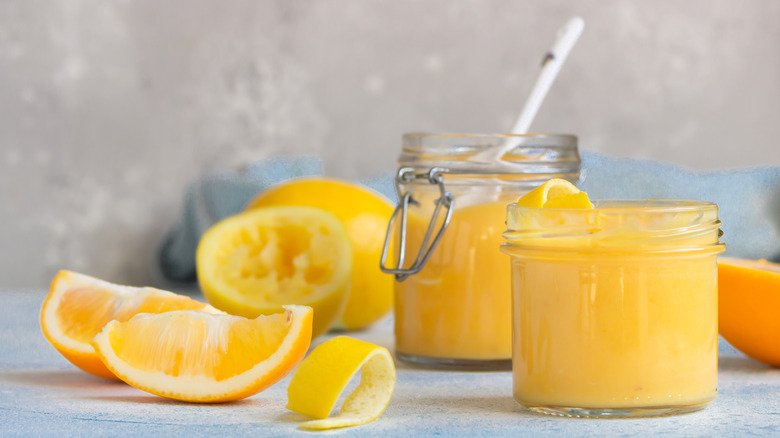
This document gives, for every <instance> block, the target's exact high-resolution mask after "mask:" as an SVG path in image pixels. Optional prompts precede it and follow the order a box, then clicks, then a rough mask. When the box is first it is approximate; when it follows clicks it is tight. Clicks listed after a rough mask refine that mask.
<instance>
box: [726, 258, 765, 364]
mask: <svg viewBox="0 0 780 438" xmlns="http://www.w3.org/2000/svg"><path fill="white" fill-rule="evenodd" d="M778 312H780V264H776V263H770V262H767V261H766V260H745V259H736V258H728V257H720V258H719V259H718V331H719V332H720V334H721V335H722V336H723V338H724V339H726V340H727V341H728V342H729V343H730V344H731V345H733V346H734V347H735V348H737V349H738V350H740V351H742V352H743V353H745V354H746V355H748V356H750V357H752V358H754V359H756V360H759V361H761V362H764V363H767V364H769V365H773V366H780V318H778V316H777V315H778Z"/></svg>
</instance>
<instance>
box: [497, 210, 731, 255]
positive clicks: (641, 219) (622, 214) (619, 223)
mask: <svg viewBox="0 0 780 438" xmlns="http://www.w3.org/2000/svg"><path fill="white" fill-rule="evenodd" d="M593 204H594V208H592V209H585V208H579V209H575V208H540V207H521V206H518V205H517V204H510V205H508V206H507V220H506V225H507V230H506V231H505V232H504V233H503V236H504V239H505V240H506V242H507V244H509V245H511V246H516V247H523V248H550V249H554V248H559V249H560V248H570V249H571V248H588V249H599V250H610V249H616V250H621V251H624V250H626V248H629V247H631V248H640V247H641V248H645V249H648V248H655V249H660V248H664V250H673V249H681V248H703V247H711V246H718V245H722V244H721V243H720V242H719V238H720V236H721V234H722V232H721V230H720V225H721V222H720V219H719V218H718V205H717V204H715V203H713V202H707V201H690V200H672V199H629V200H601V201H594V202H593Z"/></svg>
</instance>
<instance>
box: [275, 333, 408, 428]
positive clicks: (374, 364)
mask: <svg viewBox="0 0 780 438" xmlns="http://www.w3.org/2000/svg"><path fill="white" fill-rule="evenodd" d="M358 371H360V372H361V378H360V383H359V384H358V386H357V387H356V388H355V390H354V391H353V392H352V393H351V394H350V395H349V396H348V397H347V398H346V399H345V400H344V404H343V405H342V407H341V409H340V412H339V413H338V414H337V415H336V416H334V417H330V418H328V415H330V413H331V411H332V410H333V406H334V405H335V404H336V401H337V399H338V398H339V395H341V393H342V392H343V391H344V388H345V387H346V386H347V383H349V381H350V380H351V379H352V377H353V376H354V375H355V374H356V373H357V372H358ZM394 388H395V365H394V364H393V359H392V357H391V356H390V352H388V351H387V349H386V348H383V347H380V346H377V345H374V344H371V343H369V342H365V341H361V340H358V339H354V338H350V337H347V336H339V337H336V338H333V339H331V340H329V341H326V342H324V343H323V344H321V345H319V346H318V347H316V348H315V349H314V350H313V351H312V352H311V354H309V356H308V357H307V358H306V359H304V360H303V362H301V364H300V365H299V366H298V368H297V369H296V370H295V373H294V374H293V376H292V379H291V381H290V386H289V387H288V388H287V397H288V402H287V409H289V410H291V411H295V412H298V413H300V414H304V415H308V416H310V417H314V418H315V419H314V420H310V421H306V422H303V423H301V425H300V427H301V428H302V429H306V430H326V429H335V428H340V427H348V426H357V425H361V424H366V423H369V422H371V421H374V420H376V419H377V418H379V416H380V415H381V414H382V412H384V410H385V408H386V407H387V404H388V403H389V402H390V397H391V396H392V395H393V389H394Z"/></svg>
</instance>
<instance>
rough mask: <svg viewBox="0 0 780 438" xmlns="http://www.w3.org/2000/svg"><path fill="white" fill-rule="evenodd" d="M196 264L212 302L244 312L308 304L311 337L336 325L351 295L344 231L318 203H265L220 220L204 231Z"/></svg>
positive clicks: (349, 257) (349, 255)
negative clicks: (317, 206)
mask: <svg viewBox="0 0 780 438" xmlns="http://www.w3.org/2000/svg"><path fill="white" fill-rule="evenodd" d="M196 263H197V272H198V281H199V283H200V286H201V289H202V290H203V294H204V295H205V296H206V299H207V300H208V301H209V302H210V303H211V304H212V305H213V306H215V307H217V308H219V309H222V310H224V311H226V312H229V313H232V314H234V315H239V316H243V317H246V318H255V317H257V316H258V315H268V314H272V313H277V312H281V311H282V307H283V306H284V305H287V304H300V305H306V306H310V307H312V308H313V309H314V326H313V335H314V336H318V335H320V334H322V333H325V332H326V331H328V330H329V329H330V328H331V327H332V326H333V324H335V322H336V320H337V319H338V318H339V317H340V316H341V314H342V312H343V311H344V306H345V305H346V303H347V299H348V298H349V287H350V278H351V275H352V249H351V246H350V243H349V237H348V236H347V233H346V231H345V230H344V226H343V225H342V224H341V222H340V221H339V220H338V219H337V218H336V217H335V216H334V215H333V214H331V213H328V212H326V211H324V210H321V209H317V208H312V207H268V208H260V209H256V210H252V211H246V212H243V213H240V214H237V215H235V216H232V217H229V218H227V219H224V220H222V221H220V222H218V223H216V224H214V225H213V226H212V227H211V228H209V229H208V230H207V231H206V233H205V234H204V235H203V237H202V238H201V240H200V243H199V244H198V250H197V253H196Z"/></svg>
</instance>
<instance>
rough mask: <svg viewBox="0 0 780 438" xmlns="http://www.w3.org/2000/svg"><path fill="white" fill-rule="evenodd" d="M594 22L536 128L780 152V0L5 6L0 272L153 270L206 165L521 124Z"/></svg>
mask: <svg viewBox="0 0 780 438" xmlns="http://www.w3.org/2000/svg"><path fill="white" fill-rule="evenodd" d="M573 15H580V16H582V17H583V18H584V19H585V21H586V29H585V32H584V34H583V36H582V38H581V40H580V42H579V43H578V45H577V47H576V48H575V49H574V51H573V52H572V54H571V56H570V57H569V60H568V61H567V63H566V65H565V66H564V69H563V70H562V72H561V74H560V76H559V77H558V81H557V82H556V84H555V87H554V88H553V90H552V91H551V93H550V95H549V96H548V98H547V100H546V102H545V104H544V106H543V108H542V110H541V112H540V113H539V115H538V117H537V119H536V122H535V123H534V125H533V130H534V131H540V132H541V131H548V132H569V133H575V134H577V135H578V136H579V137H580V146H581V147H582V149H585V150H591V151H600V152H604V153H608V154H611V155H614V156H620V157H648V158H654V159H659V160H664V161H668V162H673V163H677V164H680V165H683V166H687V167H689V168H693V169H723V168H734V167H744V166H755V165H766V164H780V147H778V138H780V2H777V1H772V0H749V1H742V2H737V1H726V0H714V1H713V0H695V1H694V0H691V1H677V0H661V1H620V0H603V1H595V0H591V1H574V0H572V1H565V0H552V1H550V0H547V1H541V0H538V1H518V0H494V1H488V0H457V1H452V0H426V1H410V0H394V1H389V0H385V1H368V0H341V1H330V0H320V1H313V0H312V1H302V0H286V1H285V0H275V1H274V0H230V1H216V0H213V1H208V0H187V1H184V0H180V1H166V2H159V1H118V0H109V1H106V0H78V1H75V0H74V1H59V2H57V1H54V2H52V1H42V0H28V1H22V0H16V1H14V0H5V1H3V2H2V3H0V286H12V287H15V286H31V287H44V286H46V285H47V284H48V282H49V281H50V280H51V278H52V276H53V275H54V273H55V272H56V270H57V269H60V268H70V269H75V270H80V271H83V272H85V273H90V274H93V275H96V276H99V277H103V278H106V279H109V280H112V281H118V282H124V283H129V284H138V285H142V284H148V282H149V281H150V274H149V264H150V260H151V258H152V254H153V253H154V251H155V249H156V246H157V245H158V244H159V242H160V240H161V239H162V237H163V235H164V234H165V233H166V231H167V230H168V229H170V227H171V226H172V225H173V224H174V223H175V221H176V220H177V218H178V216H179V214H180V211H181V203H182V198H183V193H184V190H185V188H186V186H187V184H188V183H189V182H191V181H192V180H193V179H194V178H196V177H197V176H198V175H201V174H202V173H203V172H207V171H209V170H214V169H225V168H236V167H238V166H241V165H243V164H246V163H249V162H252V161H254V160H257V159H261V158H263V157H268V156H273V155H290V154H298V153H308V154H318V155H320V156H322V157H323V158H324V160H325V166H326V172H327V173H328V174H330V175H333V176H341V177H347V178H357V177H365V176H369V175H371V174H373V173H376V172H380V171H392V170H394V169H395V167H396V164H395V160H396V157H397V154H398V151H399V141H400V136H401V134H402V133H403V132H406V131H480V132H493V131H505V130H507V129H509V127H510V126H511V124H512V122H513V120H514V118H515V117H516V115H517V113H518V112H519V110H520V108H521V107H522V103H523V100H524V99H525V96H526V95H527V93H528V92H529V90H530V87H531V86H532V84H533V82H534V80H535V77H536V74H537V71H538V66H539V62H540V60H541V58H542V55H543V54H544V52H545V51H546V50H547V48H548V47H549V45H550V43H551V41H552V37H553V35H554V33H555V30H556V29H557V28H558V27H559V26H560V25H561V24H562V23H564V22H565V21H566V20H567V19H568V18H569V17H571V16H573Z"/></svg>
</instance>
